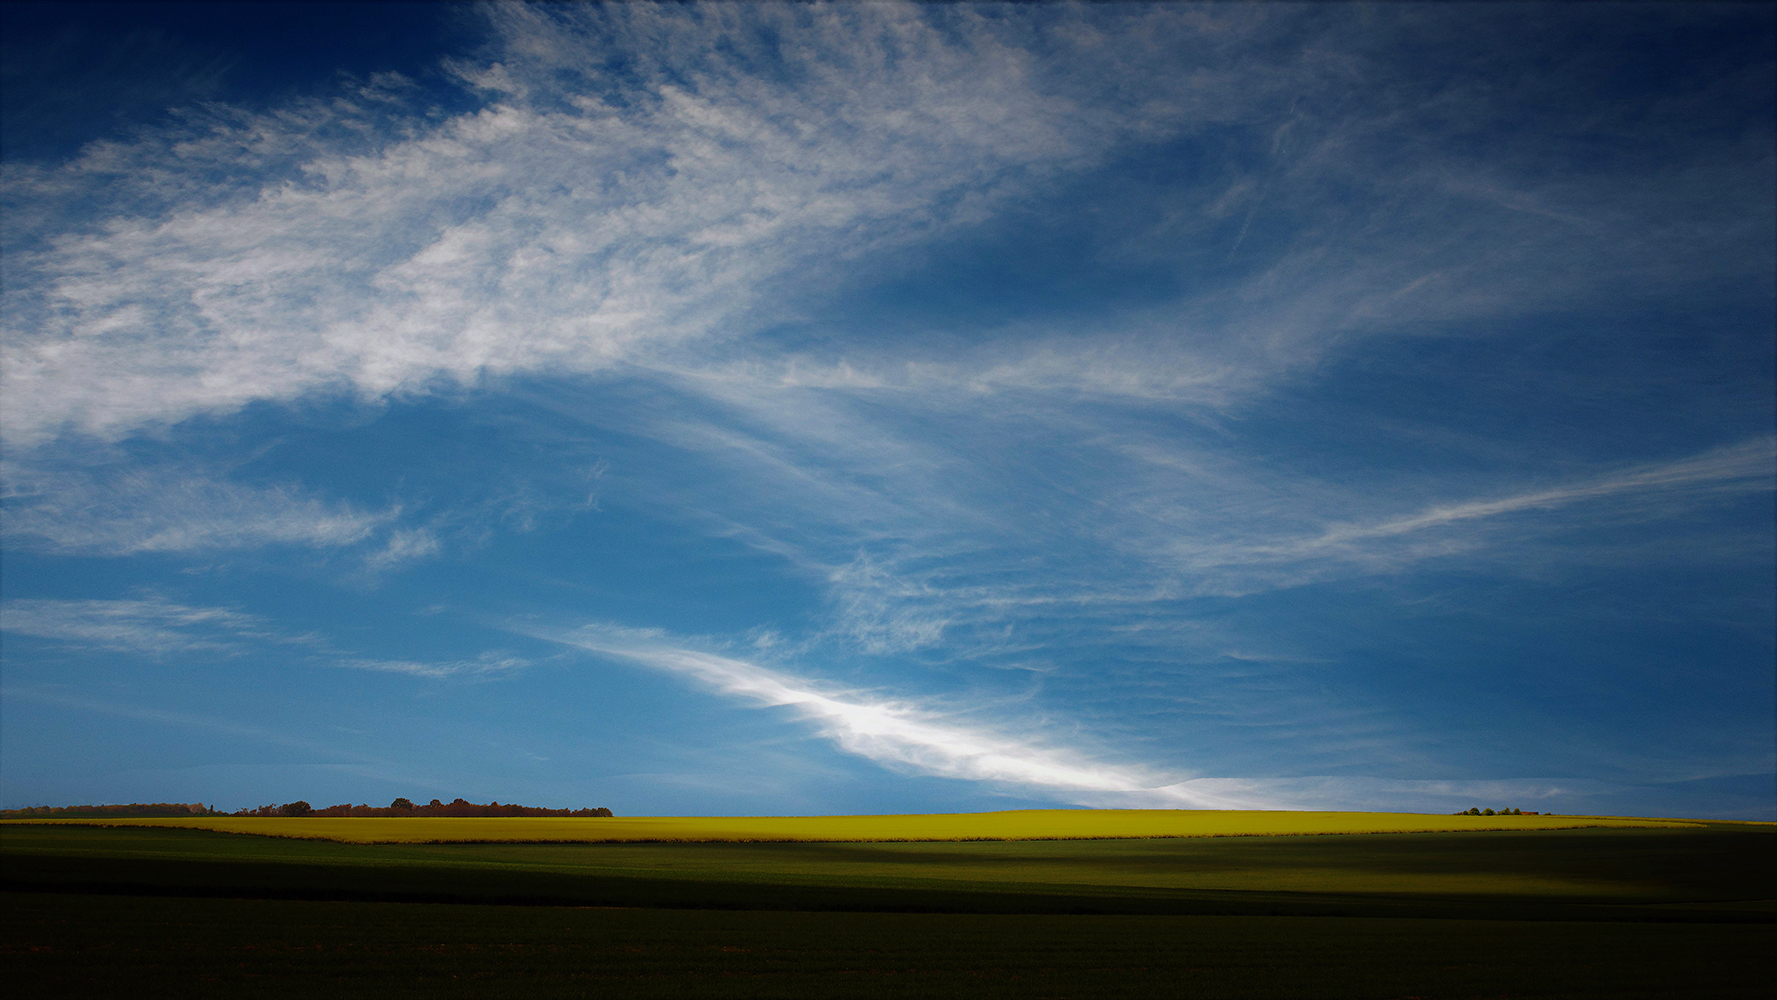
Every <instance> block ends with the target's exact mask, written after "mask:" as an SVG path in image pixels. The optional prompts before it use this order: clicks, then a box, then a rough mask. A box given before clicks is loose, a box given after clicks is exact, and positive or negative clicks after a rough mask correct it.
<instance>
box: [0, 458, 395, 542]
mask: <svg viewBox="0 0 1777 1000" xmlns="http://www.w3.org/2000/svg"><path fill="white" fill-rule="evenodd" d="M4 471H5V504H6V521H5V534H6V536H7V540H8V541H9V542H11V543H12V544H15V545H25V546H29V547H35V548H40V549H45V550H48V551H51V552H57V553H67V554H83V555H85V554H102V555H134V554H137V553H146V552H206V551H216V550H222V549H244V548H258V547H261V546H266V545H302V546H309V547H316V548H333V547H340V546H349V545H355V544H358V543H360V542H363V541H365V540H366V539H368V538H369V537H370V536H371V535H372V534H373V533H374V532H376V531H377V530H378V529H380V528H382V527H383V526H385V525H387V524H388V523H389V522H390V521H392V520H393V519H394V518H395V517H396V516H397V514H398V512H397V511H395V510H382V511H367V510H364V509H362V508H360V507H357V506H356V505H353V504H350V503H339V502H333V503H329V502H327V501H325V500H322V499H319V498H317V497H314V496H312V495H308V494H306V493H305V492H303V491H302V490H300V489H299V488H297V487H295V486H292V485H279V486H269V487H262V486H248V485H243V484H240V483H235V482H230V481H228V480H227V479H223V478H219V477H217V476H214V475H211V474H210V473H208V472H207V471H206V470H203V469H198V468H194V467H190V466H186V465H181V464H171V465H166V464H162V465H154V466H147V467H141V466H122V467H119V466H118V465H116V464H110V465H104V466H96V467H80V466H68V465H55V466H52V465H45V464H28V463H24V462H9V463H7V465H6V467H5V470H4Z"/></svg>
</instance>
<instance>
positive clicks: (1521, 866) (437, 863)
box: [0, 824, 1777, 1000]
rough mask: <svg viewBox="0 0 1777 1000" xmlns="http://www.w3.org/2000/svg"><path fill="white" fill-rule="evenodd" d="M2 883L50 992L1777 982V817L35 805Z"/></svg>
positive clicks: (1165, 991) (898, 990)
mask: <svg viewBox="0 0 1777 1000" xmlns="http://www.w3.org/2000/svg"><path fill="white" fill-rule="evenodd" d="M0 880H3V881H4V885H3V886H0V888H3V889H4V890H5V891H4V893H0V906H3V907H4V909H3V911H0V920H3V923H4V937H3V940H0V981H4V982H6V983H7V984H8V987H9V993H10V994H13V995H19V996H25V997H35V996H44V997H62V996H112V995H120V996H121V995H128V996H139V997H158V996H168V997H171V996H179V997H217V998H223V997H227V998H233V997H239V996H255V997H260V996H265V997H312V996H314V995H316V994H317V993H325V995H327V996H330V997H341V998H344V997H359V996H364V997H371V996H374V997H379V998H380V997H404V996H413V997H422V996H423V997H427V998H436V997H471V996H473V997H477V998H480V997H524V998H525V1000H536V998H542V997H602V996H610V997H622V998H624V1000H645V998H652V997H663V998H664V997H672V998H750V997H759V998H765V997H783V998H796V997H808V998H817V997H818V998H835V1000H837V998H845V1000H855V998H877V997H881V998H916V997H917V998H921V1000H925V998H951V997H956V998H963V997H968V998H981V997H988V998H991V997H1008V998H1009V997H1017V998H1019V1000H1030V998H1051V997H1052V998H1097V997H1105V998H1109V997H1143V998H1147V997H1181V998H1182V997H1190V998H1195V1000H1223V998H1226V1000H1235V998H1255V997H1264V998H1274V1000H1287V998H1323V1000H1342V998H1352V1000H1357V998H1387V997H1393V998H1406V997H1417V998H1425V1000H1430V998H1469V997H1514V998H1539V1000H1544V998H1546V1000H1554V998H1587V1000H1604V998H1610V1000H1622V998H1633V997H1645V998H1656V997H1685V998H1694V997H1718V998H1735V1000H1740V998H1753V997H1758V998H1761V1000H1762V998H1763V997H1764V996H1766V995H1767V994H1768V990H1769V984H1770V982H1771V981H1772V979H1773V978H1774V977H1777V964H1774V960H1773V955H1777V948H1773V947H1772V945H1773V944H1774V943H1777V940H1774V939H1777V922H1774V920H1777V911H1774V910H1773V905H1772V903H1771V900H1772V898H1773V897H1777V829H1773V828H1772V827H1769V826H1755V825H1736V824H1709V825H1707V826H1705V827H1692V828H1688V829H1663V830H1662V829H1586V830H1565V831H1522V832H1513V833H1482V832H1474V833H1443V834H1385V835H1341V836H1319V837H1224V838H1189V839H1170V840H1108V841H1107V840H1099V841H997V842H950V843H942V842H940V843H770V844H760V843H750V844H749V843H693V844H564V843H525V844H513V843H476V844H349V843H337V842H329V841H321V840H296V839H283V838H272V837H256V836H246V835H235V834H222V833H215V832H210V831H200V830H189V829H168V828H154V827H118V828H105V827H94V826H85V827H81V826H24V825H12V824H8V825H6V826H4V827H0ZM538 904H545V905H538ZM1405 918H1416V919H1405ZM1427 918H1431V919H1427Z"/></svg>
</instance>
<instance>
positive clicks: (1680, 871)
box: [0, 824, 1777, 921]
mask: <svg viewBox="0 0 1777 1000" xmlns="http://www.w3.org/2000/svg"><path fill="white" fill-rule="evenodd" d="M0 880H3V881H4V886H5V888H7V889H9V890H11V891H55V892H69V891H76V892H107V893H126V894H148V895H186V896H237V897H260V898H275V899H311V900H360V901H373V900H383V901H407V902H447V901H448V902H480V903H507V904H548V905H579V906H587V905H591V906H631V907H667V908H691V909H751V910H761V909H769V910H851V911H896V910H899V911H923V912H956V913H970V912H975V913H1100V914H1117V913H1122V914H1139V913H1149V914H1316V915H1330V914H1341V915H1353V916H1436V917H1448V918H1484V919H1560V920H1571V919H1583V920H1600V919H1603V920H1645V919H1657V920H1662V921H1673V920H1706V921H1762V920H1767V919H1771V918H1773V916H1777V909H1774V908H1773V904H1772V903H1771V900H1772V899H1773V898H1774V897H1777V830H1774V829H1772V828H1770V827H1767V826H1753V825H1746V826H1739V825H1734V824H1711V825H1710V826H1707V827H1699V828H1690V829H1665V830H1662V829H1582V830H1561V831H1522V832H1511V833H1488V832H1476V833H1455V834H1452V833H1440V834H1375V835H1343V836H1322V837H1224V838H1181V839H1156V840H1097V841H987V842H937V843H775V844H730V843H701V844H550V843H538V844H428V845H407V844H343V843H335V842H328V841H313V840H290V839H279V838H267V837H252V836H242V835H234V834H220V833H213V832H208V831H199V830H182V829H167V828H153V827H116V828H103V827H76V826H13V825H8V826H6V827H5V828H3V829H0Z"/></svg>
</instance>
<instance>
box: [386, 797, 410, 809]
mask: <svg viewBox="0 0 1777 1000" xmlns="http://www.w3.org/2000/svg"><path fill="white" fill-rule="evenodd" d="M389 808H390V809H412V808H413V803H412V802H409V801H407V800H406V799H396V800H395V801H393V802H391V803H389Z"/></svg>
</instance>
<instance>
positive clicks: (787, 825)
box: [0, 809, 1706, 844]
mask: <svg viewBox="0 0 1777 1000" xmlns="http://www.w3.org/2000/svg"><path fill="white" fill-rule="evenodd" d="M0 822H5V823H67V824H79V825H94V826H165V827H184V828H188V829H195V830H215V831H218V832H222V833H250V834H259V835H262V836H271V837H299V838H304V839H313V840H338V841H345V842H349V843H358V844H418V843H439V842H452V843H463V842H473V841H501V842H523V841H556V842H593V843H625V842H628V843H636V842H650V841H654V842H659V841H666V842H681V843H682V842H698V841H729V842H736V841H738V842H747V841H908V840H1101V839H1121V838H1150V837H1274V836H1304V835H1316V834H1342V833H1441V832H1459V831H1477V830H1565V829H1574V828H1578V827H1607V826H1609V827H1664V828H1678V827H1697V826H1703V825H1706V824H1705V823H1704V822H1702V821H1697V820H1674V819H1635V818H1628V817H1609V816H1436V815H1424V814H1420V813H1358V812H1258V811H1232V810H1227V811H1223V810H1196V809H1028V810H1018V811H1013V812H992V813H941V814H927V815H907V816H633V817H632V816H624V817H613V818H580V817H572V818H569V817H554V816H548V817H498V818H488V819H456V818H443V817H386V818H384V817H374V818H372V817H363V818H334V817H323V818H306V819H291V818H282V817H265V818H260V817H235V816H192V817H178V818H166V819H159V818H156V819H65V820H5V821H0Z"/></svg>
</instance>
